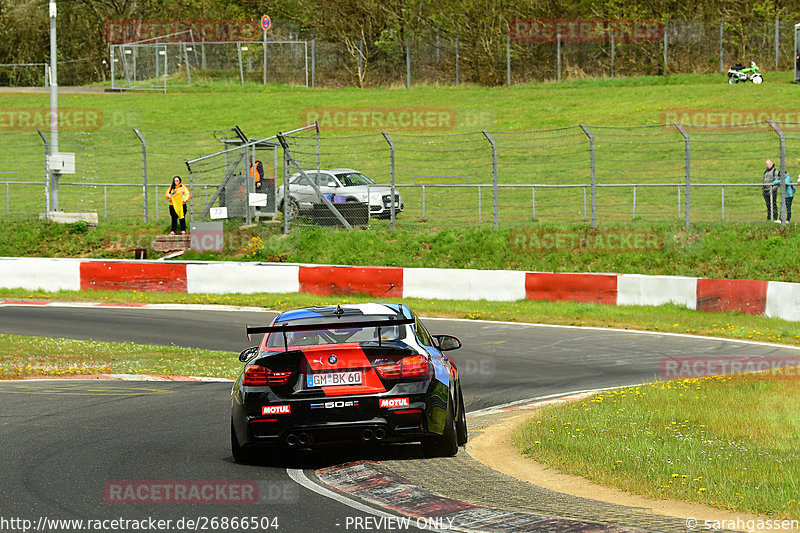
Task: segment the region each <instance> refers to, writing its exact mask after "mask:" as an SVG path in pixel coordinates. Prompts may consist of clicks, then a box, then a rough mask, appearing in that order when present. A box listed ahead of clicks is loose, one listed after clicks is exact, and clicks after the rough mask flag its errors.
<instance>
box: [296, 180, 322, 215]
mask: <svg viewBox="0 0 800 533" xmlns="http://www.w3.org/2000/svg"><path fill="white" fill-rule="evenodd" d="M306 176H308V180H306V179H305V178H304V177H303V176H302V175H301V176H298V177H297V180H296V181H294V182H293V183H292V193H293V195H294V197H295V198H296V199H297V203H298V204H300V208H301V209H302V210H303V211H306V210H308V209H311V206H312V204H314V203H316V202H317V191H315V190H314V187H312V186H311V183H309V181H315V182H316V180H317V179H318V177H317V173H316V172H306Z"/></svg>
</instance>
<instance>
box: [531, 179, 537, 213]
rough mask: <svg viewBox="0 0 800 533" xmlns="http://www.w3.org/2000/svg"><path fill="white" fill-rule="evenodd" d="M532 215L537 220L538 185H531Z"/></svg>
mask: <svg viewBox="0 0 800 533" xmlns="http://www.w3.org/2000/svg"><path fill="white" fill-rule="evenodd" d="M531 217H532V220H536V187H531Z"/></svg>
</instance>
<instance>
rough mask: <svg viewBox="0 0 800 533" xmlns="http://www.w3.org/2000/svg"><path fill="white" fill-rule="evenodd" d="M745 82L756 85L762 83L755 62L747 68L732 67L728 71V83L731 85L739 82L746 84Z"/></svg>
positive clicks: (740, 66) (762, 79)
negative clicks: (748, 81)
mask: <svg viewBox="0 0 800 533" xmlns="http://www.w3.org/2000/svg"><path fill="white" fill-rule="evenodd" d="M747 80H750V81H752V82H753V83H755V84H756V85H757V84H759V83H761V82H763V81H764V78H762V77H761V74H759V73H758V65H756V63H755V61H751V62H750V66H749V67H744V66H742V65H733V66H732V67H731V68H729V69H728V83H730V84H731V85H734V84H736V83H739V82H740V81H741V82H746V81H747Z"/></svg>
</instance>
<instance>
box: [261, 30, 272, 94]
mask: <svg viewBox="0 0 800 533" xmlns="http://www.w3.org/2000/svg"><path fill="white" fill-rule="evenodd" d="M271 26H272V19H271V18H269V15H264V16H263V17H261V27H262V28H264V85H266V84H267V30H268V29H270V27H271Z"/></svg>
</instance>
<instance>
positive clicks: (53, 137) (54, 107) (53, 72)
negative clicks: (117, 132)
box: [48, 0, 61, 211]
mask: <svg viewBox="0 0 800 533" xmlns="http://www.w3.org/2000/svg"><path fill="white" fill-rule="evenodd" d="M57 15H58V10H57V9H56V2H55V0H50V157H53V156H54V155H56V154H57V153H58V51H57V47H56V16H57ZM59 177H61V173H60V172H59V171H58V170H53V171H52V176H51V178H50V195H51V199H50V206H51V208H52V210H53V211H58V179H59ZM48 211H49V209H48Z"/></svg>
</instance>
